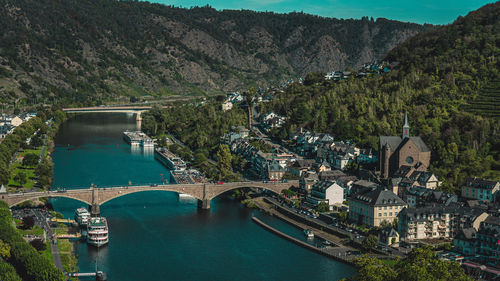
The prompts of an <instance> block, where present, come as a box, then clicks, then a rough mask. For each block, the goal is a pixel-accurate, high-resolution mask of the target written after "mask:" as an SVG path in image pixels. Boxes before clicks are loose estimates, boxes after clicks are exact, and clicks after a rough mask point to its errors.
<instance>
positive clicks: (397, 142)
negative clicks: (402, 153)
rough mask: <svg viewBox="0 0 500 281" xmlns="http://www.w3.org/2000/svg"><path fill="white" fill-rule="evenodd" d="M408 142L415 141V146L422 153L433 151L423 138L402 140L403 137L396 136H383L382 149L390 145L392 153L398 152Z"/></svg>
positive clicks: (381, 139) (381, 140)
mask: <svg viewBox="0 0 500 281" xmlns="http://www.w3.org/2000/svg"><path fill="white" fill-rule="evenodd" d="M408 140H411V141H413V143H415V145H416V146H417V148H418V150H420V152H430V151H431V150H430V149H429V147H427V145H426V144H425V143H424V141H423V140H422V138H421V137H409V138H405V139H401V137H396V136H381V137H380V147H384V146H385V145H389V147H390V148H391V150H392V151H396V150H397V149H399V148H401V147H402V146H403V145H405V144H406V143H407V142H408Z"/></svg>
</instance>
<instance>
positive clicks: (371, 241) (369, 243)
mask: <svg viewBox="0 0 500 281" xmlns="http://www.w3.org/2000/svg"><path fill="white" fill-rule="evenodd" d="M361 244H362V246H363V248H365V250H368V251H369V250H373V249H375V247H377V245H378V238H377V236H375V235H372V234H370V235H368V237H366V238H365V240H363V242H361Z"/></svg>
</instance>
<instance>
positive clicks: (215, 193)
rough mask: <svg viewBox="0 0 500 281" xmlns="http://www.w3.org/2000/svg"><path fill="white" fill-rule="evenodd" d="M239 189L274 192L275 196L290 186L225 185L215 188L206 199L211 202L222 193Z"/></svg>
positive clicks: (265, 184)
mask: <svg viewBox="0 0 500 281" xmlns="http://www.w3.org/2000/svg"><path fill="white" fill-rule="evenodd" d="M240 188H260V189H264V190H268V191H271V192H274V193H276V194H280V192H281V191H282V190H283V189H288V188H290V184H288V183H285V184H283V183H271V184H269V183H248V184H239V185H236V186H232V185H231V184H227V186H226V187H225V188H224V187H223V188H217V189H216V190H214V191H213V192H211V193H210V194H209V197H207V199H209V200H212V199H214V198H215V197H217V196H219V195H221V194H222V193H225V192H228V191H231V190H235V189H240Z"/></svg>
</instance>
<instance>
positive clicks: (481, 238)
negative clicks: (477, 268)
mask: <svg viewBox="0 0 500 281" xmlns="http://www.w3.org/2000/svg"><path fill="white" fill-rule="evenodd" d="M477 240H478V244H479V248H478V252H477V254H479V255H480V256H482V257H483V258H485V259H486V261H487V262H490V263H492V264H495V265H497V264H498V261H499V260H500V243H499V242H498V241H500V218H498V217H495V216H488V218H486V219H485V220H484V221H483V222H482V223H481V226H480V227H479V230H478V232H477Z"/></svg>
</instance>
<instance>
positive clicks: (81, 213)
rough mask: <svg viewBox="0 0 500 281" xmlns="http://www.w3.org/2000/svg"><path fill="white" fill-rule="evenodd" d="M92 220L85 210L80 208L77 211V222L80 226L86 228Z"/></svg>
mask: <svg viewBox="0 0 500 281" xmlns="http://www.w3.org/2000/svg"><path fill="white" fill-rule="evenodd" d="M89 219H90V213H89V211H87V209H85V208H83V207H82V208H78V209H76V211H75V221H76V223H78V225H79V226H81V227H84V226H87V223H88V221H89Z"/></svg>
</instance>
